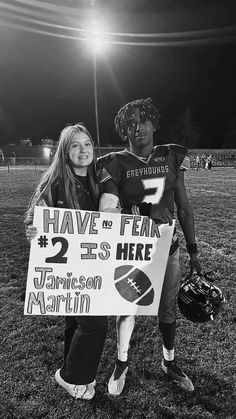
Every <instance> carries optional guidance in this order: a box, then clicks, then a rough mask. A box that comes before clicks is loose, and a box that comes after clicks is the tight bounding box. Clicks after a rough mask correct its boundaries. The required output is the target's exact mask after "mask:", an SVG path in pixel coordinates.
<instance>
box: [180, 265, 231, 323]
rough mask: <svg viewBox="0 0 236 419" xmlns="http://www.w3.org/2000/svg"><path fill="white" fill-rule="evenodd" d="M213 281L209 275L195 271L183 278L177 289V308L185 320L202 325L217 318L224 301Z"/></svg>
mask: <svg viewBox="0 0 236 419" xmlns="http://www.w3.org/2000/svg"><path fill="white" fill-rule="evenodd" d="M213 281H214V279H212V278H211V276H210V275H209V273H208V274H201V273H199V272H197V271H196V270H193V271H192V272H190V274H188V275H187V276H186V277H185V279H184V281H183V282H182V284H181V286H180V289H179V294H178V306H179V309H180V311H181V313H182V314H183V316H184V317H186V319H188V320H190V321H192V322H199V323H203V322H207V321H209V320H213V319H214V318H215V317H216V316H217V314H218V313H219V311H220V309H221V306H222V303H223V302H224V301H225V299H224V295H223V293H222V291H221V290H220V288H218V287H216V286H215V285H213V283H212V282H213Z"/></svg>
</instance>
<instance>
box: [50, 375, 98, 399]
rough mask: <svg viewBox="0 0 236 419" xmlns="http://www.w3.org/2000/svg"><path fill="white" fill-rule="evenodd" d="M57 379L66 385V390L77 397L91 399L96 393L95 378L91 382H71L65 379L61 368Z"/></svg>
mask: <svg viewBox="0 0 236 419" xmlns="http://www.w3.org/2000/svg"><path fill="white" fill-rule="evenodd" d="M55 380H56V382H57V383H58V384H59V385H60V386H62V387H64V388H65V389H66V391H68V393H70V395H71V396H72V397H74V398H75V399H86V400H91V399H92V398H93V396H94V394H95V389H94V386H95V384H96V381H95V380H94V381H93V382H92V383H90V384H82V385H78V384H70V383H67V382H66V381H65V380H63V378H62V377H61V375H60V370H57V371H56V373H55Z"/></svg>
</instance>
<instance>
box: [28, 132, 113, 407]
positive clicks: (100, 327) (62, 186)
mask: <svg viewBox="0 0 236 419" xmlns="http://www.w3.org/2000/svg"><path fill="white" fill-rule="evenodd" d="M94 165H95V156H94V144H93V140H92V138H91V135H90V133H89V132H88V130H87V129H86V128H85V126H84V125H83V124H76V125H70V126H67V127H66V128H64V129H63V130H62V132H61V134H60V138H59V144H58V149H57V151H56V154H55V155H54V158H53V161H52V163H51V165H50V167H49V168H48V170H47V171H46V173H45V174H44V176H43V178H42V180H41V181H40V183H39V185H38V187H37V189H36V190H35V192H34V194H33V196H32V198H31V201H30V205H29V208H28V211H27V213H26V218H25V224H26V227H27V230H26V236H27V238H28V240H32V238H34V237H35V235H36V234H37V229H36V228H35V227H33V226H32V223H33V214H34V207H35V205H42V206H49V207H58V208H72V209H84V210H89V211H97V210H98V199H99V186H98V183H97V178H96V173H95V166H94ZM78 268H79V267H78ZM106 332H107V318H106V317H105V316H66V317H65V339H64V345H65V346H64V363H63V365H62V367H61V369H59V370H57V371H56V373H55V379H56V381H57V383H58V384H59V385H60V386H62V387H63V388H65V389H66V390H67V392H68V393H69V394H70V395H71V396H73V397H74V398H76V399H87V400H89V399H92V398H93V396H94V394H95V389H94V387H95V383H96V382H95V376H96V373H97V368H98V364H99V361H100V358H101V354H102V350H103V346H104V341H105V337H106Z"/></svg>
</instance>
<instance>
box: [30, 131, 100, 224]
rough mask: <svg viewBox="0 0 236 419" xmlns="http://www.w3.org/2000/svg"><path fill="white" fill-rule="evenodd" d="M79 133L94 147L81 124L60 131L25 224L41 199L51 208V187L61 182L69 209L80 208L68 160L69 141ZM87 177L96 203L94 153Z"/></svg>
mask: <svg viewBox="0 0 236 419" xmlns="http://www.w3.org/2000/svg"><path fill="white" fill-rule="evenodd" d="M79 132H83V133H85V134H87V135H88V137H89V138H90V140H91V142H92V144H93V145H94V142H93V139H92V137H91V135H90V133H89V131H88V130H87V128H86V127H85V126H84V125H83V124H82V123H78V124H75V125H68V126H67V127H65V128H64V129H63V130H62V131H61V133H60V137H59V142H58V148H57V151H56V153H55V155H54V158H53V161H52V163H51V165H50V167H49V168H48V170H47V171H46V172H45V174H44V175H43V177H42V179H41V181H40V183H39V185H38V187H37V188H36V190H35V192H34V193H33V196H32V198H31V200H30V203H29V207H28V210H27V212H26V216H25V222H26V223H27V220H28V218H29V217H30V214H32V210H33V209H34V207H35V205H37V203H38V202H39V201H40V200H42V199H43V200H45V201H46V203H47V205H48V206H53V199H52V185H57V184H58V183H59V182H61V181H62V182H63V183H64V188H65V195H66V200H67V204H68V207H69V208H71V209H79V208H80V203H79V202H78V196H77V192H76V185H75V177H74V170H73V167H72V165H71V162H70V158H69V150H70V145H71V141H72V139H73V137H74V135H75V134H76V133H79ZM87 176H88V180H89V183H90V188H91V192H92V194H93V197H94V198H95V201H96V202H97V201H98V197H99V187H98V182H97V177H96V170H95V153H93V161H92V163H91V164H90V165H89V166H88V172H87Z"/></svg>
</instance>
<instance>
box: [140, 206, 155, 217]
mask: <svg viewBox="0 0 236 419" xmlns="http://www.w3.org/2000/svg"><path fill="white" fill-rule="evenodd" d="M138 207H139V212H140V215H145V216H147V217H149V214H150V211H151V208H152V204H151V203H147V202H142V203H141V204H138Z"/></svg>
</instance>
